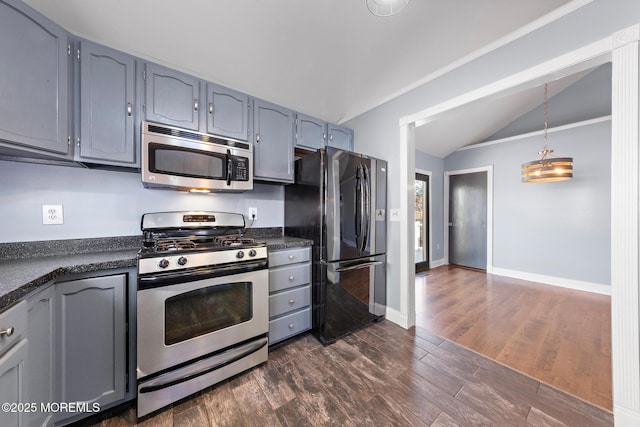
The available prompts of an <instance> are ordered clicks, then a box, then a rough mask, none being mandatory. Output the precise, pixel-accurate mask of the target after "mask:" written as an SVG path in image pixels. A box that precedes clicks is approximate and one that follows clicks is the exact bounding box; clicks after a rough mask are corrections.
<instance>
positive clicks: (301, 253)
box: [269, 247, 311, 268]
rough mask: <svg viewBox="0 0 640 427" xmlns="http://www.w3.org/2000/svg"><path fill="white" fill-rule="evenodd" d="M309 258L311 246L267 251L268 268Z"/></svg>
mask: <svg viewBox="0 0 640 427" xmlns="http://www.w3.org/2000/svg"><path fill="white" fill-rule="evenodd" d="M310 259H311V248H310V247H306V248H295V249H284V250H278V251H273V252H269V268H272V267H278V266H280V265H287V264H295V263H297V262H307V261H309V260H310Z"/></svg>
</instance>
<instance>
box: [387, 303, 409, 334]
mask: <svg viewBox="0 0 640 427" xmlns="http://www.w3.org/2000/svg"><path fill="white" fill-rule="evenodd" d="M385 318H386V319H387V320H388V321H390V322H393V323H395V324H396V325H399V326H401V327H403V328H405V329H409V328H410V327H411V326H413V325H409V320H408V318H407V316H406V315H404V314H402V313H401V312H399V311H397V310H394V309H393V308H389V307H387V314H385Z"/></svg>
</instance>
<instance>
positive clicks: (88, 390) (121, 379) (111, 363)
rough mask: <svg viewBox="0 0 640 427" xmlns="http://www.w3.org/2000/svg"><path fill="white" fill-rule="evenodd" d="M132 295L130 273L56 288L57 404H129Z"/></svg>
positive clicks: (84, 280) (59, 419) (67, 415)
mask: <svg viewBox="0 0 640 427" xmlns="http://www.w3.org/2000/svg"><path fill="white" fill-rule="evenodd" d="M126 295H127V275H126V274H117V275H111V276H102V277H94V278H87V279H79V280H73V281H69V282H63V283H57V284H56V305H57V320H56V329H57V331H56V332H57V334H58V338H57V343H58V347H57V350H56V359H57V363H56V364H57V366H58V368H57V369H56V374H57V376H56V386H57V393H56V394H57V401H59V402H88V403H89V404H93V403H98V404H99V405H100V407H101V408H103V407H104V406H106V405H108V404H110V403H113V402H117V401H119V400H122V399H124V397H125V391H126V383H127V380H126V363H127V360H126V345H127V331H126ZM69 415H75V414H65V413H58V414H56V417H57V419H56V423H58V422H59V421H61V420H63V419H65V418H68V417H69Z"/></svg>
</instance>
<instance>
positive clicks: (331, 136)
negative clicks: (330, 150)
mask: <svg viewBox="0 0 640 427" xmlns="http://www.w3.org/2000/svg"><path fill="white" fill-rule="evenodd" d="M329 141H333V134H332V133H330V134H329Z"/></svg>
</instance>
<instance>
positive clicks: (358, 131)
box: [345, 0, 640, 311]
mask: <svg viewBox="0 0 640 427" xmlns="http://www.w3.org/2000/svg"><path fill="white" fill-rule="evenodd" d="M638 22H640V7H639V3H638V1H637V0H614V1H611V0H594V1H593V2H591V3H589V4H587V5H585V6H583V7H581V8H580V9H578V10H576V11H574V12H572V13H571V14H569V15H567V16H565V17H563V18H561V19H558V20H556V21H555V22H552V23H550V24H548V25H546V26H545V27H543V28H541V29H539V30H536V31H534V32H532V33H529V34H527V35H525V36H523V37H521V38H520V39H518V40H516V41H514V42H512V43H509V44H508V45H505V46H503V47H501V48H499V49H496V50H494V51H492V52H490V53H488V54H486V55H484V56H482V57H480V58H478V59H476V60H474V61H472V62H470V63H468V64H465V65H463V66H461V67H459V68H457V69H455V70H453V71H451V72H449V73H447V74H445V75H443V76H441V77H439V78H436V79H434V80H432V81H429V82H427V83H425V84H424V85H422V86H420V87H418V88H416V89H414V90H412V91H410V92H408V93H406V94H404V95H401V96H399V97H397V98H394V99H393V100H391V101H389V102H387V103H385V104H383V105H381V106H379V107H377V108H375V109H373V110H371V111H369V112H367V113H365V114H362V115H360V116H358V117H356V118H354V119H352V120H350V121H348V122H347V123H346V124H345V125H346V126H349V127H351V128H353V129H354V131H355V135H356V138H355V149H356V151H360V152H363V153H368V154H371V155H373V156H374V157H379V158H382V159H385V160H387V161H388V162H389V175H388V185H389V192H388V194H389V197H388V207H389V209H397V208H400V198H401V197H406V195H405V194H402V192H401V191H400V189H401V187H400V181H401V180H402V179H406V178H405V177H402V176H401V174H400V171H401V165H400V152H399V150H398V145H399V143H400V142H399V141H400V131H399V120H400V119H401V118H402V117H405V116H407V115H410V114H414V113H416V112H418V111H422V110H424V109H426V108H429V107H432V106H435V105H438V104H440V103H442V102H445V101H447V100H449V99H452V98H454V97H456V96H459V95H463V94H465V93H467V92H470V91H472V90H474V89H477V88H479V87H482V86H484V85H486V84H489V83H492V82H495V81H497V80H500V79H502V78H505V77H508V76H511V75H513V74H515V73H517V72H520V71H522V70H525V69H527V68H530V67H533V66H536V65H538V64H541V63H543V62H544V61H547V60H550V59H552V58H555V57H557V56H560V55H562V54H565V53H567V52H571V51H573V50H575V49H577V48H580V47H582V46H584V45H586V44H588V43H592V42H596V41H598V40H601V39H603V38H605V37H610V36H611V34H613V33H614V32H616V31H620V30H622V29H625V28H627V27H629V26H631V25H635V24H637V23H638ZM538 150H539V148H537V149H536V151H538ZM536 151H534V153H535V152H536ZM401 215H408V213H407V212H401ZM496 221H498V219H496ZM388 232H389V239H388V243H387V245H388V248H387V253H388V254H389V255H388V258H387V259H388V270H387V283H388V289H387V290H388V294H387V296H388V298H387V302H388V305H389V307H390V308H391V309H394V310H398V311H400V309H401V305H400V277H401V276H400V264H401V263H402V260H401V259H400V258H399V256H400V235H401V233H406V230H401V229H400V223H399V222H390V223H389V228H388Z"/></svg>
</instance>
